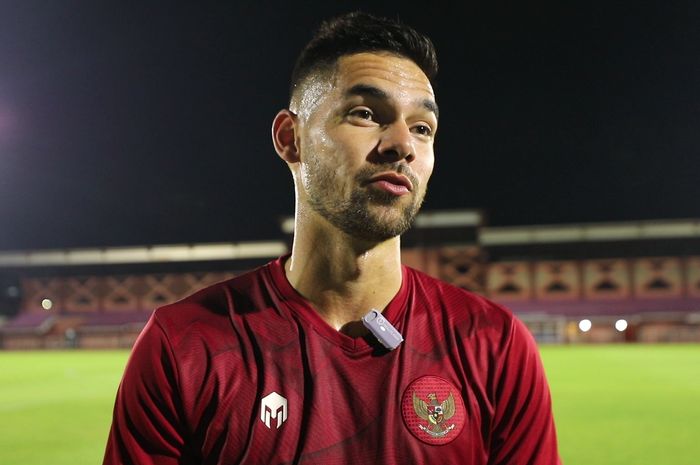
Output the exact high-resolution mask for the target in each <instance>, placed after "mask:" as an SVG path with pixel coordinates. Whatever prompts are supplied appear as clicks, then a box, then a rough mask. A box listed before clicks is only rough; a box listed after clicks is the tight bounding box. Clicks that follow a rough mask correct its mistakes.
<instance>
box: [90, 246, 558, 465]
mask: <svg viewBox="0 0 700 465" xmlns="http://www.w3.org/2000/svg"><path fill="white" fill-rule="evenodd" d="M282 263H283V262H282V259H278V260H275V261H273V262H271V263H269V264H267V265H265V266H263V267H261V268H258V269H256V270H254V271H252V272H249V273H247V274H244V275H241V276H238V277H236V278H234V279H231V280H229V281H225V282H222V283H219V284H216V285H214V286H211V287H209V288H206V289H204V290H202V291H200V292H198V293H196V294H194V295H192V296H190V297H188V298H186V299H184V300H182V301H180V302H177V303H174V304H171V305H167V306H165V307H162V308H159V309H157V310H156V311H155V312H154V314H153V316H152V317H151V319H150V321H149V322H148V324H147V325H146V327H145V328H144V330H143V332H142V334H141V335H140V337H139V339H138V341H137V342H136V345H135V346H134V349H133V352H132V354H131V357H130V359H129V362H128V364H127V367H126V370H125V373H124V377H123V379H122V382H121V385H120V386H119V391H118V393H117V399H116V405H115V408H114V420H113V424H112V429H111V431H110V434H109V439H108V442H107V450H106V454H105V459H104V464H106V465H116V464H138V465H150V464H159V465H166V464H168V465H170V464H211V465H214V464H217V465H234V464H246V465H247V464H265V465H270V464H288V463H300V464H324V465H329V464H383V465H405V464H428V463H440V464H460V465H486V464H510V465H519V464H522V465H525V464H528V465H534V464H537V465H555V464H560V460H559V457H558V454H557V445H556V435H555V430H554V422H553V419H552V410H551V401H550V395H549V388H548V386H547V382H546V379H545V376H544V372H543V369H542V364H541V361H540V358H539V355H538V352H537V348H536V346H535V343H534V341H533V339H532V336H531V335H530V333H529V331H528V330H527V329H526V328H525V326H524V325H523V324H522V323H521V322H520V321H519V320H517V319H515V318H514V317H513V315H512V314H511V312H510V311H508V310H507V309H504V308H503V307H501V306H499V305H497V304H495V303H493V302H490V301H489V300H487V299H485V298H483V297H480V296H478V295H475V294H472V293H470V292H468V291H465V290H463V289H459V288H457V287H454V286H451V285H448V284H446V283H443V282H441V281H438V280H436V279H434V278H431V277H429V276H427V275H425V274H423V273H421V272H418V271H416V270H413V269H411V268H407V267H404V268H403V281H402V285H401V289H400V290H399V292H398V294H397V295H396V296H395V297H394V299H393V300H392V301H391V303H390V304H389V305H388V306H387V308H386V309H384V312H383V316H384V317H385V318H386V319H387V320H388V321H390V322H391V323H392V324H393V325H394V326H395V327H396V328H397V329H398V330H399V331H400V332H401V334H402V335H403V337H404V339H405V341H404V342H403V343H402V344H401V345H400V346H399V347H398V348H397V349H396V350H393V351H387V350H385V349H382V348H380V347H378V346H377V345H376V341H374V340H371V338H372V336H368V337H367V338H352V337H349V336H347V335H344V334H342V333H339V332H338V331H336V330H335V329H333V328H332V327H331V326H329V325H328V324H327V323H326V322H325V321H323V319H322V318H321V317H320V316H319V315H318V314H317V313H316V312H315V311H314V310H313V308H311V306H310V305H309V304H308V302H306V301H305V300H304V298H303V297H301V296H300V295H299V294H298V293H297V292H296V291H295V290H294V289H293V288H292V287H291V285H290V284H289V282H288V281H287V279H286V277H285V275H284V269H283V267H282ZM368 310H369V309H368Z"/></svg>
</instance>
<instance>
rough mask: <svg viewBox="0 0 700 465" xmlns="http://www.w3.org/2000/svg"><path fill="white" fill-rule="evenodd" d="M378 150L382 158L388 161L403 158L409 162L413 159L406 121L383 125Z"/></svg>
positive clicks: (413, 151)
mask: <svg viewBox="0 0 700 465" xmlns="http://www.w3.org/2000/svg"><path fill="white" fill-rule="evenodd" d="M378 152H379V155H381V156H382V158H385V159H387V160H388V161H400V160H404V159H405V160H406V161H407V162H411V161H413V160H414V159H415V157H416V155H415V150H414V147H413V138H412V135H411V130H410V128H409V127H408V126H407V125H406V123H404V122H402V121H400V122H395V123H392V124H389V125H387V126H386V127H385V129H384V131H382V135H381V139H380V141H379V147H378Z"/></svg>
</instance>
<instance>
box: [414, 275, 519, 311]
mask: <svg viewBox="0 0 700 465" xmlns="http://www.w3.org/2000/svg"><path fill="white" fill-rule="evenodd" d="M406 268H407V270H408V273H409V276H411V278H412V280H413V286H414V290H415V294H414V295H415V298H416V299H418V300H423V301H425V303H426V304H428V305H429V306H430V307H431V308H433V309H434V308H436V307H438V308H439V309H440V310H441V311H442V312H445V313H446V314H448V315H450V316H453V317H455V318H459V317H463V318H466V317H471V318H486V319H489V320H492V321H493V322H494V323H501V324H506V325H510V324H512V322H513V320H514V319H515V316H514V315H513V312H512V311H511V310H510V309H508V308H506V307H505V306H503V305H501V304H498V303H496V302H494V301H492V300H490V299H488V298H487V297H484V296H482V295H480V294H477V293H475V292H472V291H469V290H467V289H463V288H461V287H457V286H454V285H452V284H450V283H447V282H445V281H442V280H439V279H436V278H434V277H432V276H429V275H427V274H425V273H423V272H421V271H418V270H415V269H413V268H409V267H406Z"/></svg>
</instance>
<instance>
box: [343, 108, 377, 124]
mask: <svg viewBox="0 0 700 465" xmlns="http://www.w3.org/2000/svg"><path fill="white" fill-rule="evenodd" d="M348 114H349V115H350V116H352V117H353V118H357V119H363V120H367V121H372V120H373V119H374V113H372V111H371V110H369V109H367V108H355V109H353V110H350V112H349V113H348Z"/></svg>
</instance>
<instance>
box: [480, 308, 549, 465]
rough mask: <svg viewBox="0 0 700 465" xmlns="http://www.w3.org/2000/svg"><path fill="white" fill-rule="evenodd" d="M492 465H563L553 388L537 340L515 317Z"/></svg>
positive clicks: (498, 399)
mask: <svg viewBox="0 0 700 465" xmlns="http://www.w3.org/2000/svg"><path fill="white" fill-rule="evenodd" d="M494 420H495V421H494V423H493V430H492V436H491V453H490V459H489V465H560V464H561V460H560V458H559V454H558V452H557V439H556V432H555V428H554V419H553V415H552V402H551V396H550V392H549V385H548V384H547V380H546V378H545V373H544V368H543V366H542V361H541V359H540V355H539V351H538V350H537V346H536V344H535V340H534V338H533V337H532V334H531V333H530V331H529V330H528V329H527V327H526V326H525V325H524V324H523V323H522V322H520V320H518V319H517V318H513V324H512V327H511V330H510V333H509V337H508V340H507V341H506V343H505V352H504V354H503V360H502V366H501V372H500V378H499V380H498V382H497V385H496V411H495V418H494Z"/></svg>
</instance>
